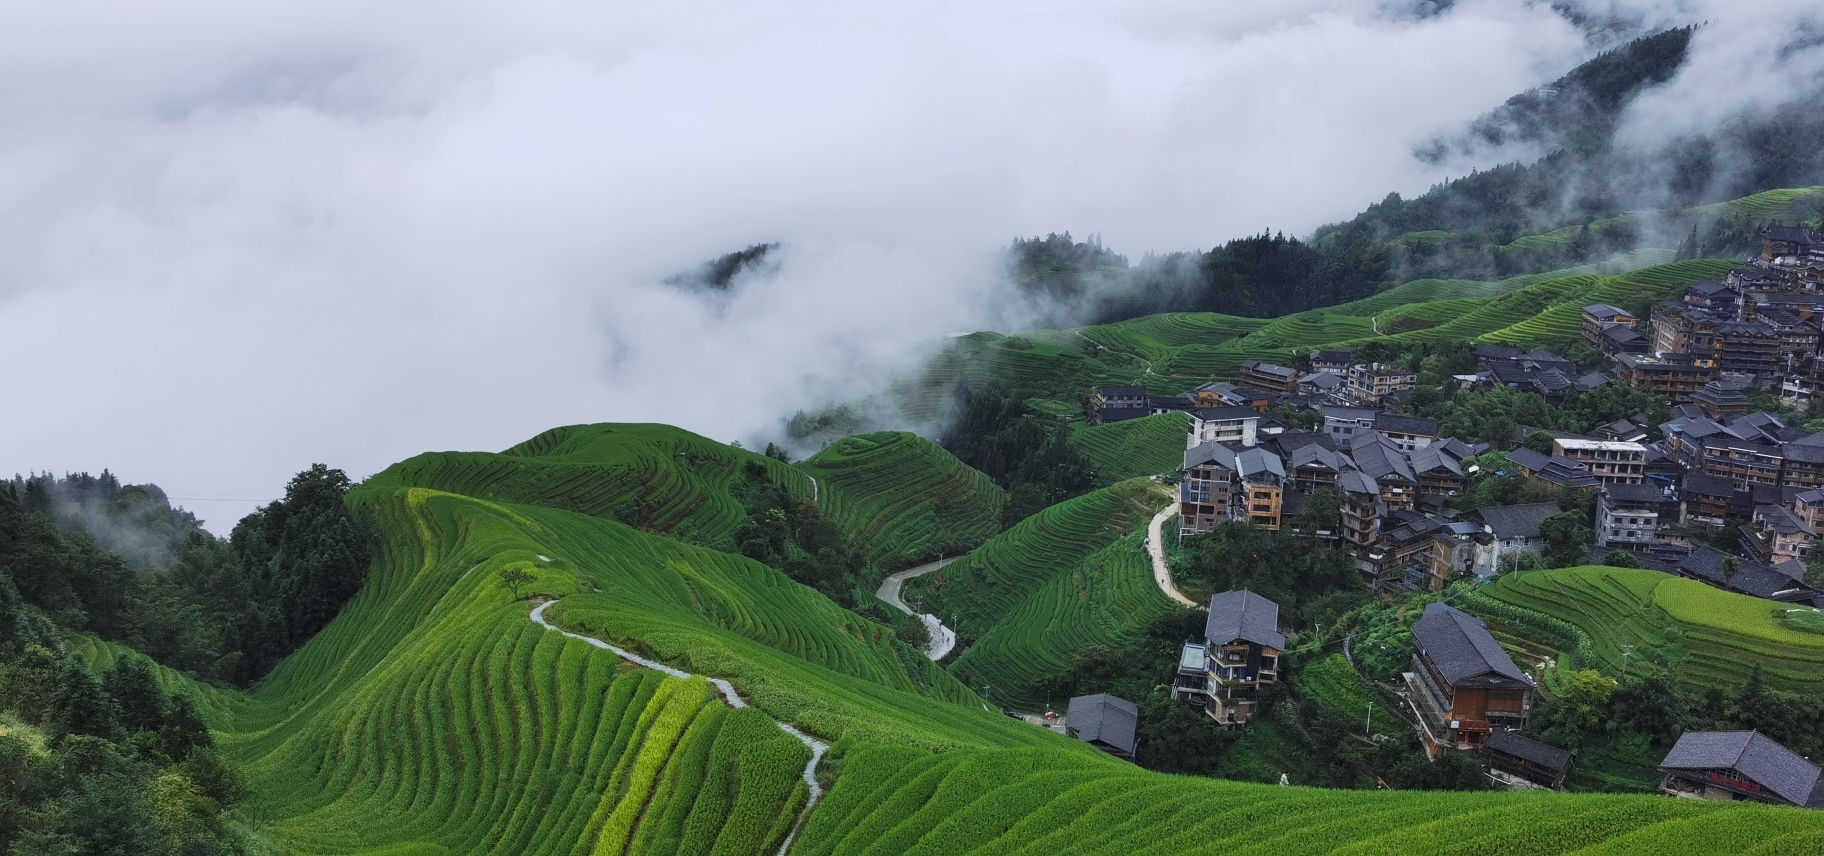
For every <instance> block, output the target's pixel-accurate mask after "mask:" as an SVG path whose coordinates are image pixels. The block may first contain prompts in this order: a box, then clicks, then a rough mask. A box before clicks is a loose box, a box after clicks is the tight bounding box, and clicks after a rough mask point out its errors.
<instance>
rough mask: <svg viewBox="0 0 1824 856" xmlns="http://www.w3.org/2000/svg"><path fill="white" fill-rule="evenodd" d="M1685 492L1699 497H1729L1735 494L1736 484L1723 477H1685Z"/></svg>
mask: <svg viewBox="0 0 1824 856" xmlns="http://www.w3.org/2000/svg"><path fill="white" fill-rule="evenodd" d="M1683 492H1684V493H1687V494H1695V495H1697V496H1722V497H1728V496H1733V495H1734V494H1735V482H1732V481H1730V480H1728V479H1726V478H1723V477H1722V476H1706V475H1702V474H1698V473H1693V474H1691V475H1688V476H1685V485H1684V488H1683Z"/></svg>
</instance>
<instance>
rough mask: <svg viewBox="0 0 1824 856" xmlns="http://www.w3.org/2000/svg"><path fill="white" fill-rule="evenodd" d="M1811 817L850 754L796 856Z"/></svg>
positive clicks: (1398, 848)
mask: <svg viewBox="0 0 1824 856" xmlns="http://www.w3.org/2000/svg"><path fill="white" fill-rule="evenodd" d="M1820 847H1824V819H1821V818H1818V817H1817V816H1816V815H1815V813H1814V812H1807V811H1803V810H1798V809H1776V808H1769V807H1761V806H1753V807H1750V806H1746V805H1741V804H1734V805H1725V804H1719V803H1705V802H1701V801H1697V800H1671V799H1667V798H1664V797H1646V796H1641V797H1627V796H1609V795H1599V796H1589V795H1578V796H1569V795H1561V794H1548V793H1543V792H1537V791H1535V792H1527V793H1502V794H1449V793H1424V792H1417V791H1407V792H1374V791H1366V792H1362V791H1323V790H1317V789H1312V788H1300V787H1290V788H1281V787H1275V786H1271V785H1252V784H1241V783H1236V782H1225V781H1220V780H1210V779H1201V780H1200V779H1190V778H1183V777H1177V776H1162V775H1157V774H1151V773H1146V772H1143V771H1141V770H1138V769H1136V768H1134V767H1132V766H1127V765H1110V764H1095V763H1092V762H1090V761H1088V760H1081V759H1074V758H1071V759H1066V758H1060V757H1056V756H1054V755H1052V754H1050V753H1046V752H1043V751H970V750H964V751H958V752H951V753H946V754H944V755H925V754H921V753H917V752H912V751H908V750H900V749H895V748H891V747H864V748H863V749H861V750H859V751H855V752H852V753H850V755H849V757H848V758H846V759H845V762H844V768H843V775H842V778H840V779H838V780H837V783H836V786H835V788H834V789H833V790H832V791H831V792H830V795H829V796H828V797H827V799H826V800H825V802H824V804H823V805H822V807H820V808H819V809H818V810H817V811H816V812H815V813H814V814H813V816H812V818H811V822H810V823H809V824H807V825H806V827H805V830H804V834H803V837H802V838H801V840H800V843H799V845H798V846H797V847H796V848H795V849H794V851H793V852H794V853H798V854H805V856H823V854H849V853H905V854H962V853H971V854H978V853H979V854H1045V853H1110V854H1121V856H1151V855H1152V854H1160V856H1165V854H1177V853H1186V852H1191V853H1224V854H1274V856H1278V854H1294V853H1351V854H1384V853H1386V854H1391V853H1400V854H1445V853H1452V854H1457V853H1460V854H1474V853H1542V854H1543V853H1566V852H1573V851H1575V852H1588V853H1609V854H1623V853H1639V854H1648V853H1666V852H1734V853H1754V854H1779V853H1798V852H1816V851H1817V850H1818V849H1819V848H1820Z"/></svg>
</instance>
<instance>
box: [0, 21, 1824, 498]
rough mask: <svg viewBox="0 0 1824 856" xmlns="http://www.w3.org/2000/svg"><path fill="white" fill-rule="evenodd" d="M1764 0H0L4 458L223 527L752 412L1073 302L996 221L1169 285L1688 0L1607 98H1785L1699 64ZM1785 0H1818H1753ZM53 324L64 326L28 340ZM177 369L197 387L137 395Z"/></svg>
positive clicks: (1756, 51) (760, 420)
mask: <svg viewBox="0 0 1824 856" xmlns="http://www.w3.org/2000/svg"><path fill="white" fill-rule="evenodd" d="M1736 10H1741V11H1736ZM1751 12H1752V14H1751ZM1725 13H1727V14H1725ZM1763 13H1765V14H1763ZM1773 13H1774V10H1773V7H1771V6H1768V7H1765V8H1757V9H1754V10H1749V9H1747V7H1740V6H1727V7H1725V6H1723V5H1721V4H1703V3H1694V4H1680V5H1676V6H1674V7H1670V8H1662V7H1658V6H1650V5H1647V4H1629V3H1600V4H1598V3H1589V4H1570V6H1568V7H1565V8H1559V9H1555V8H1552V7H1548V6H1545V5H1542V4H1536V3H1524V2H1514V1H1513V0H1488V1H1487V2H1472V3H1454V4H1438V3H1418V4H1410V3H1384V2H1368V0H1322V1H1321V2H1319V0H1311V2H1299V3H1293V4H1276V5H1274V6H1272V7H1271V8H1247V9H1242V8H1231V7H1222V8H1207V9H1205V8H1199V9H1188V8H1185V7H1182V6H1180V5H1176V4H1169V3H1157V4H1153V3H1145V4H1131V3H1130V4H1098V3H1085V4H1072V5H1068V6H1065V7H1055V6H1047V7H1036V6H1030V5H1024V4H1002V5H994V6H981V5H979V4H971V5H967V6H943V5H936V4H919V3H906V4H890V5H885V6H874V7H868V8H867V9H865V10H858V9H855V8H851V7H848V6H833V5H827V4H826V5H812V6H801V7H793V8H790V9H759V8H749V7H739V6H734V7H726V6H723V5H719V4H710V3H686V4H674V5H668V6H665V7H663V8H634V7H624V6H607V7H585V6H579V5H576V4H573V3H566V2H547V3H534V4H530V5H522V6H516V7H515V8H514V9H512V10H511V11H508V10H504V9H497V8H493V7H487V6H483V5H478V4H467V5H461V4H459V5H456V6H447V5H439V6H437V7H435V8H434V9H433V8H432V7H429V6H424V5H410V4H408V5H406V6H395V7H389V8H388V9H387V10H385V11H377V10H374V9H372V8H370V7H367V6H359V5H355V4H312V5H308V6H306V5H290V6H279V7H269V8H261V9H257V10H256V9H248V8H242V7H227V6H220V5H218V4H210V3H188V4H180V5H177V6H172V7H168V8H161V9H159V10H156V12H154V11H153V10H120V11H118V12H116V13H111V14H109V15H105V16H95V15H90V14H86V13H85V12H84V11H83V10H81V9H79V8H76V7H58V8H54V9H53V8H46V9H39V10H33V11H31V12H30V13H28V14H23V15H21V16H20V18H19V19H18V20H17V21H15V22H14V26H11V27H9V28H8V30H7V32H6V33H5V34H0V40H3V41H0V44H4V45H5V50H4V51H0V56H4V59H0V63H4V65H5V68H6V70H7V71H8V72H9V73H8V74H7V75H6V76H5V77H4V80H5V81H6V82H5V83H3V84H0V104H4V105H5V107H6V109H7V110H8V114H9V116H10V117H12V121H11V123H10V127H9V131H8V133H7V135H6V136H5V137H4V138H3V139H0V182H4V184H5V186H7V187H8V188H9V189H10V191H11V192H9V193H8V194H6V196H5V201H4V202H0V224H4V225H5V227H6V228H5V229H4V230H0V236H3V237H0V343H4V345H3V347H4V348H5V350H4V351H3V352H0V356H3V357H4V358H5V359H6V360H7V361H8V363H9V364H13V365H26V364H29V365H31V366H33V370H32V371H30V372H26V373H23V374H22V375H21V376H18V377H16V378H15V382H14V383H13V384H12V385H11V387H10V388H9V392H11V393H12V394H13V395H14V396H15V397H17V398H20V399H29V398H40V399H42V398H54V399H55V400H58V401H59V402H62V403H63V406H60V407H59V408H57V409H56V410H55V411H54V415H52V416H49V417H47V418H44V419H39V420H33V421H19V422H13V423H9V424H8V426H7V429H6V435H5V439H6V441H7V442H5V443H4V444H0V448H4V449H5V450H6V455H5V456H4V458H0V466H10V467H12V471H18V472H27V471H34V470H44V469H52V470H57V469H59V468H68V467H71V466H72V465H74V464H78V463H80V462H81V461H90V460H105V461H109V462H111V463H113V464H114V465H115V466H116V467H117V469H118V470H119V471H120V472H121V473H122V474H123V477H124V478H129V479H137V480H141V481H144V480H148V479H156V480H158V481H159V482H160V483H161V484H164V485H166V486H167V487H168V488H170V489H171V490H172V492H173V494H174V495H180V496H184V497H202V498H209V499H228V500H235V501H234V502H227V503H218V505H219V506H220V507H219V510H218V508H217V507H214V506H211V507H205V508H204V509H203V511H204V512H205V513H204V516H205V517H207V518H208V519H210V520H211V521H212V522H213V521H224V522H225V521H232V520H233V519H235V518H237V517H238V516H240V514H241V513H243V512H245V511H247V510H250V509H251V508H252V507H253V506H254V505H255V504H256V503H255V502H254V501H253V500H254V499H255V498H258V497H264V496H271V495H275V494H276V493H277V491H278V489H279V487H280V486H281V485H282V483H283V481H284V479H285V478H286V476H287V475H288V474H289V473H292V472H295V471H296V470H297V469H298V468H299V467H301V466H302V465H303V464H304V463H306V462H308V461H313V460H328V461H333V462H336V463H338V464H340V465H343V466H345V467H347V468H348V469H349V470H350V471H351V473H355V474H365V473H368V472H372V471H375V470H377V469H379V468H380V467H381V466H382V465H383V464H384V463H386V462H388V461H392V460H396V459H398V458H400V457H403V456H404V455H406V454H409V453H411V452H414V451H417V450H420V449H423V448H426V447H427V446H428V447H462V448H488V447H496V448H499V447H504V446H506V445H507V444H509V443H511V442H514V441H516V440H518V439H520V438H523V437H524V436H528V435H530V434H531V433H533V432H535V431H537V430H540V429H542V428H544V427H547V426H549V425H552V424H559V423H564V422H591V421H601V420H614V419H626V420H653V421H667V422H672V423H676V424H680V425H683V426H686V427H690V428H693V429H696V430H699V431H702V432H704V433H707V434H710V435H712V436H717V437H721V438H726V439H734V438H744V439H747V440H750V441H756V440H759V441H763V440H764V439H765V438H766V437H768V436H772V435H774V434H775V433H776V432H777V431H778V430H779V426H780V421H781V419H782V418H783V417H785V416H786V415H788V414H791V413H793V412H796V411H799V410H807V409H808V410H815V409H817V408H819V407H822V406H824V405H826V404H828V403H831V402H837V401H845V400H851V399H855V398H858V397H862V396H865V395H866V394H868V393H869V392H871V391H872V390H875V389H877V388H878V387H879V385H880V383H881V382H882V381H883V380H884V379H886V378H888V377H891V376H893V375H894V374H895V373H896V372H899V371H901V370H902V369H903V368H904V367H907V366H910V365H915V364H916V363H917V362H918V361H919V360H921V359H922V358H923V356H924V355H925V354H928V353H929V352H930V351H931V350H932V349H933V348H934V347H935V346H936V344H937V343H941V341H942V336H943V335H944V334H945V333H951V332H958V331H967V330H977V329H987V328H994V329H1019V328H1023V327H1028V326H1032V325H1034V324H1036V323H1048V324H1050V323H1067V322H1068V321H1070V320H1071V319H1072V318H1080V317H1084V312H1086V311H1088V310H1080V309H1078V308H1077V304H1075V303H1074V302H1071V301H1065V302H1063V303H1059V302H1058V301H1049V300H1041V301H1037V302H1035V301H1032V300H1028V299H1023V298H1022V297H1021V294H1022V289H1021V288H1020V287H1019V286H1018V285H1017V284H1016V282H1015V281H1014V278H1013V277H1010V276H1009V275H1008V274H1009V269H1008V267H1007V264H1006V261H1005V259H1006V256H1005V254H1004V248H1005V247H1007V245H1008V241H1009V240H1010V238H1011V237H1013V236H1028V237H1032V236H1043V235H1046V234H1049V233H1052V232H1058V233H1062V232H1063V231H1065V230H1070V231H1072V232H1074V233H1075V234H1078V235H1088V234H1097V235H1099V236H1100V240H1101V241H1102V242H1104V246H1106V247H1108V248H1112V249H1113V250H1114V251H1115V252H1117V253H1119V254H1121V255H1124V256H1126V257H1127V258H1128V259H1130V260H1131V263H1132V265H1133V267H1134V269H1135V270H1136V271H1144V272H1145V273H1144V276H1146V277H1152V278H1154V279H1156V280H1159V281H1160V282H1162V283H1168V284H1169V283H1171V282H1176V281H1177V280H1175V279H1174V277H1175V276H1177V275H1178V273H1182V271H1183V269H1184V265H1183V264H1182V263H1181V262H1180V261H1174V257H1173V256H1171V255H1169V254H1171V253H1176V252H1189V251H1193V250H1201V249H1207V248H1212V247H1220V246H1223V245H1224V244H1225V242H1228V241H1230V240H1235V239H1241V238H1243V237H1245V236H1249V235H1255V236H1261V235H1263V232H1262V230H1263V229H1266V230H1268V231H1267V232H1266V233H1265V236H1266V238H1267V240H1268V241H1269V242H1271V241H1273V240H1276V239H1275V238H1273V236H1275V235H1281V234H1283V235H1284V236H1286V238H1287V239H1292V238H1298V239H1300V240H1301V241H1302V239H1303V238H1304V237H1307V236H1309V235H1310V234H1311V232H1312V231H1313V230H1314V229H1316V228H1317V227H1319V226H1320V225H1321V224H1324V223H1326V222H1336V221H1338V220H1340V219H1341V218H1346V217H1349V216H1351V215H1352V214H1353V213H1354V212H1358V211H1360V210H1361V209H1362V207H1363V204H1364V203H1365V202H1367V201H1371V200H1379V199H1382V198H1383V197H1385V196H1386V194H1387V193H1388V192H1389V191H1390V190H1392V191H1397V192H1399V193H1401V194H1404V195H1408V196H1416V195H1418V194H1420V193H1422V192H1423V191H1424V189H1425V188H1427V187H1431V186H1434V185H1436V184H1438V183H1439V182H1441V181H1444V180H1446V179H1448V178H1450V177H1452V176H1456V175H1462V174H1464V173H1466V172H1468V171H1469V170H1471V169H1475V168H1486V167H1491V166H1495V165H1498V164H1500V163H1504V162H1511V161H1512V160H1514V159H1515V158H1516V157H1517V155H1516V154H1515V152H1513V151H1510V150H1509V149H1508V148H1506V147H1504V146H1505V142H1503V144H1502V145H1490V146H1479V145H1478V146H1469V147H1467V148H1465V147H1458V148H1457V149H1453V150H1452V151H1453V154H1452V155H1451V156H1450V157H1447V158H1443V159H1437V158H1432V159H1426V158H1417V157H1414V155H1413V153H1414V151H1415V150H1422V149H1424V148H1425V147H1426V146H1428V145H1433V144H1434V142H1435V141H1437V140H1439V139H1450V138H1451V135H1453V134H1458V133H1460V129H1463V128H1464V127H1466V123H1469V122H1471V121H1472V120H1474V119H1475V118H1476V117H1477V116H1481V115H1483V114H1485V113H1487V112H1488V110H1489V109H1490V108H1491V107H1492V106H1493V105H1498V104H1501V103H1502V101H1503V100H1504V99H1507V98H1509V97H1511V96H1513V95H1514V94H1515V93H1520V92H1525V91H1527V90H1529V89H1535V88H1537V87H1539V86H1542V85H1544V84H1547V83H1550V82H1551V81H1553V80H1556V79H1557V78H1559V77H1560V76H1562V75H1564V74H1565V73H1566V72H1568V71H1570V70H1571V69H1573V68H1575V67H1576V66H1577V65H1578V64H1579V63H1580V62H1582V61H1584V60H1587V59H1589V58H1591V57H1592V56H1594V55H1596V54H1598V53H1600V52H1601V51H1604V50H1609V49H1613V48H1615V47H1616V46H1618V45H1620V44H1622V43H1624V42H1625V41H1626V40H1628V39H1630V38H1634V37H1637V36H1640V35H1643V34H1646V33H1649V32H1653V31H1656V30H1658V29H1661V28H1665V27H1670V26H1684V25H1687V24H1690V23H1693V22H1694V21H1703V20H1711V23H1710V24H1709V25H1707V26H1705V27H1703V28H1700V29H1699V30H1697V31H1696V33H1695V34H1694V35H1693V37H1692V43H1691V48H1690V56H1689V58H1688V59H1687V60H1686V62H1685V63H1684V64H1683V65H1681V66H1680V69H1681V71H1680V72H1678V73H1677V74H1675V75H1674V76H1673V77H1672V78H1671V79H1669V80H1668V81H1667V82H1666V83H1664V84H1662V85H1661V86H1660V88H1658V89H1655V90H1654V93H1653V97H1652V98H1648V97H1646V96H1642V97H1640V98H1637V99H1636V100H1635V101H1633V102H1631V104H1632V105H1633V106H1631V107H1630V108H1629V112H1628V113H1627V115H1626V116H1625V117H1624V120H1623V122H1622V123H1621V129H1622V130H1621V133H1622V135H1623V136H1624V137H1626V138H1627V139H1630V140H1632V139H1633V138H1634V137H1633V136H1630V135H1638V134H1650V133H1651V131H1652V129H1653V128H1655V127H1661V126H1662V125H1663V123H1659V122H1658V121H1657V120H1655V119H1653V118H1652V116H1653V111H1654V110H1663V109H1666V107H1665V105H1669V104H1684V105H1687V106H1688V108H1689V109H1686V110H1685V111H1684V112H1685V113H1687V114H1689V115H1690V116H1691V117H1693V118H1692V119H1691V122H1694V123H1695V124H1694V125H1693V124H1689V123H1687V124H1686V125H1682V126H1679V127H1681V128H1684V129H1685V132H1691V133H1696V132H1698V131H1702V130H1703V129H1706V128H1717V127H1722V126H1723V125H1725V124H1726V123H1727V122H1729V121H1731V119H1732V117H1734V116H1736V115H1738V112H1739V110H1740V109H1741V108H1743V107H1751V108H1753V109H1764V110H1778V109H1782V106H1781V105H1787V104H1790V103H1791V99H1790V98H1788V97H1786V96H1787V95H1789V94H1790V93H1791V92H1792V91H1794V89H1795V87H1796V88H1799V89H1802V88H1803V84H1804V83H1805V81H1806V80H1808V79H1809V78H1805V77H1804V75H1803V74H1800V75H1797V76H1795V77H1794V79H1792V80H1785V79H1783V78H1782V82H1781V83H1780V85H1779V87H1777V90H1776V89H1775V88H1762V89H1759V90H1757V92H1755V93H1753V94H1752V96H1751V97H1746V98H1745V97H1744V96H1743V94H1742V93H1741V92H1739V91H1736V89H1735V87H1734V86H1719V85H1717V84H1715V82H1714V80H1715V78H1716V76H1718V75H1722V74H1730V73H1734V72H1735V71H1737V70H1741V69H1747V70H1750V71H1752V70H1755V69H1757V68H1760V67H1759V66H1757V65H1755V63H1756V62H1758V61H1759V60H1757V59H1756V58H1757V57H1761V56H1763V55H1765V56H1773V55H1779V54H1780V52H1781V51H1785V52H1786V53H1787V54H1790V61H1789V63H1788V64H1789V65H1792V66H1794V67H1796V68H1799V69H1801V70H1802V69H1806V68H1811V67H1812V66H1811V65H1809V63H1811V62H1812V56H1813V53H1814V49H1812V48H1809V47H1807V46H1806V44H1805V43H1804V41H1803V39H1802V37H1800V36H1797V35H1791V34H1793V33H1799V32H1802V31H1803V27H1799V28H1797V29H1794V28H1784V29H1782V32H1784V33H1788V35H1782V36H1778V37H1777V38H1778V39H1784V40H1785V41H1786V42H1790V44H1783V43H1776V44H1767V39H1768V36H1767V35H1766V33H1765V32H1763V30H1762V29H1761V28H1759V27H1757V26H1755V25H1754V24H1755V21H1758V20H1762V19H1764V18H1765V15H1766V14H1773ZM1795 16H1796V17H1797V18H1798V19H1799V20H1800V21H1801V22H1802V21H1804V20H1809V19H1810V18H1811V17H1815V16H1813V15H1812V13H1810V12H1807V11H1805V10H1799V11H1792V10H1784V11H1779V12H1778V15H1777V17H1780V19H1781V20H1786V21H1791V20H1793V19H1794V18H1795ZM1693 69H1708V70H1709V72H1708V74H1706V75H1704V76H1701V77H1700V76H1699V75H1698V74H1697V73H1696V72H1694V71H1692V70H1693ZM1746 81H1747V84H1748V85H1751V86H1759V85H1761V84H1766V85H1767V87H1771V86H1772V84H1768V83H1767V80H1766V76H1765V75H1760V76H1754V77H1749V78H1747V79H1746ZM1416 93H1422V95H1421V94H1416ZM1662 93H1663V95H1662ZM1654 105H1661V106H1659V107H1655V106H1654ZM1691 129H1696V130H1695V131H1694V130H1691ZM1528 145H1534V148H1537V145H1535V144H1533V143H1528ZM1719 186H1720V185H1719ZM773 242H778V244H779V249H777V250H770V251H768V252H767V253H766V260H767V263H768V265H776V266H777V272H776V273H771V274H768V275H766V276H747V275H736V274H733V273H731V274H730V280H729V281H730V282H731V283H735V284H736V285H738V287H732V288H728V289H726V290H724V289H721V288H710V289H709V292H711V293H708V294H705V293H700V291H701V290H697V291H693V290H692V289H689V288H684V289H680V288H678V287H676V285H674V284H668V283H667V279H668V278H672V277H674V276H676V275H677V274H679V273H680V272H690V271H697V270H700V267H699V266H701V265H703V264H704V263H705V262H706V261H709V260H715V259H718V258H722V257H724V256H725V255H726V254H729V253H732V252H737V251H740V250H741V249H742V248H751V247H754V246H756V245H762V244H769V243H773ZM1149 252H1150V253H1154V254H1156V256H1155V258H1157V259H1159V260H1161V261H1158V262H1157V263H1156V264H1155V263H1149V262H1147V261H1146V257H1147V254H1148V253H1149ZM1276 252H1277V251H1276ZM1293 261H1297V259H1293ZM1298 264H1300V265H1303V264H1304V262H1302V261H1300V262H1298ZM736 269H745V268H741V266H739V265H737V266H736ZM1319 269H1320V270H1321V269H1322V268H1321V267H1320V268H1319ZM1237 270H1238V271H1240V273H1238V274H1237V276H1244V275H1246V271H1247V270H1248V268H1246V266H1245V265H1244V266H1243V267H1241V268H1237ZM1174 272H1178V273H1174ZM715 279H716V277H715V276H714V275H712V276H710V277H709V278H708V280H706V281H709V282H714V281H715ZM1369 279H1372V277H1367V276H1365V275H1364V277H1363V278H1362V281H1363V282H1367V281H1368V280H1369ZM1299 299H1300V300H1305V299H1309V300H1317V299H1319V297H1318V296H1316V293H1315V292H1313V293H1312V295H1311V296H1309V297H1308V298H1305V297H1301V298H1299ZM1276 308H1279V307H1277V306H1273V305H1262V306H1260V307H1259V308H1258V309H1253V310H1250V311H1261V312H1267V311H1274V310H1275V309H1276ZM70 319H80V323H81V325H82V328H83V330H84V334H83V336H82V342H83V344H82V346H81V347H60V346H61V345H62V344H63V343H64V342H65V341H67V334H66V333H65V332H64V330H65V329H66V328H67V326H68V322H69V320H70ZM53 353H54V354H55V357H54V358H50V359H47V358H46V356H47V355H48V354H53ZM192 387H201V388H204V389H207V390H208V391H207V393H205V394H200V395H181V396H180V395H175V394H173V392H172V391H173V390H174V389H177V388H192ZM120 412H131V413H134V414H136V415H137V416H139V417H140V419H139V421H138V423H137V424H135V426H134V428H133V430H130V431H127V430H120V429H119V428H118V427H117V423H116V422H115V419H114V417H115V414H118V413H120Z"/></svg>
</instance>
